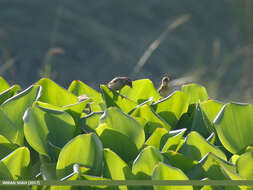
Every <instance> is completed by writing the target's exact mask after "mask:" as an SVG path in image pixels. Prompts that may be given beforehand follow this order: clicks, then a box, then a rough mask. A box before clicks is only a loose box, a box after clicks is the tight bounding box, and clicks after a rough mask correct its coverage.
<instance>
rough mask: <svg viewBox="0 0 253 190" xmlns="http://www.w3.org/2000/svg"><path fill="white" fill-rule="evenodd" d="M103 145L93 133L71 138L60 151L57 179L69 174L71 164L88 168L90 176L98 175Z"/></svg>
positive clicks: (100, 169) (100, 168) (100, 167)
mask: <svg viewBox="0 0 253 190" xmlns="http://www.w3.org/2000/svg"><path fill="white" fill-rule="evenodd" d="M102 159H103V145H102V143H101V141H100V140H99V138H98V137H97V135H95V134H94V133H89V134H83V135H79V136H77V137H75V138H73V139H72V140H71V141H69V142H68V143H67V144H66V145H65V146H64V147H63V148H62V150H61V152H60V155H59V159H58V162H57V166H56V169H57V171H56V174H57V177H58V178H62V177H64V176H66V175H68V174H70V173H71V171H72V167H73V164H76V163H77V164H80V165H82V166H85V167H87V168H90V169H91V170H90V172H91V174H94V175H100V174H101V171H102Z"/></svg>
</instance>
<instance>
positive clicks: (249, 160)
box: [236, 152, 253, 180]
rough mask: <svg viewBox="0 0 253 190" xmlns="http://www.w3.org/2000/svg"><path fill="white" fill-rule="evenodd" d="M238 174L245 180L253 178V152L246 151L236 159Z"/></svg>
mask: <svg viewBox="0 0 253 190" xmlns="http://www.w3.org/2000/svg"><path fill="white" fill-rule="evenodd" d="M236 167H237V170H238V173H239V175H241V176H243V177H245V178H246V179H247V180H252V179H253V152H246V153H244V154H242V155H241V156H240V157H239V158H238V159H237V160H236Z"/></svg>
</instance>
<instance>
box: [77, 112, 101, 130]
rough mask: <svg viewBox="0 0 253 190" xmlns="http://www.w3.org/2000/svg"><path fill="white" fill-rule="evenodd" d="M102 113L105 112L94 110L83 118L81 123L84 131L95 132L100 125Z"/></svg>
mask: <svg viewBox="0 0 253 190" xmlns="http://www.w3.org/2000/svg"><path fill="white" fill-rule="evenodd" d="M102 114H103V112H92V113H91V114H89V115H87V116H85V117H83V118H81V119H80V123H81V126H82V127H83V129H84V131H87V132H95V129H96V128H97V127H98V125H99V122H100V117H101V116H102Z"/></svg>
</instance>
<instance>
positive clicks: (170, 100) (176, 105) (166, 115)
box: [152, 91, 189, 127]
mask: <svg viewBox="0 0 253 190" xmlns="http://www.w3.org/2000/svg"><path fill="white" fill-rule="evenodd" d="M188 105H189V97H188V96H187V94H185V93H184V92H181V91H175V92H173V93H172V94H171V95H170V96H168V97H166V98H164V99H162V100H160V101H158V102H156V103H154V104H153V105H152V107H153V109H154V110H155V111H156V113H157V114H158V115H159V116H161V117H162V118H163V119H164V120H165V121H167V123H168V124H170V125H171V126H172V127H175V126H176V124H177V122H178V120H179V119H180V117H181V116H182V115H183V113H186V112H187V109H188Z"/></svg>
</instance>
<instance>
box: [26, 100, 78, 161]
mask: <svg viewBox="0 0 253 190" xmlns="http://www.w3.org/2000/svg"><path fill="white" fill-rule="evenodd" d="M75 130H76V128H75V123H74V120H73V118H72V117H71V116H70V115H69V114H68V113H66V112H64V111H61V110H56V109H48V108H43V107H41V106H39V105H38V104H34V105H33V106H32V107H31V108H29V109H28V110H27V111H26V113H25V115H24V133H25V137H26V140H27V142H28V143H29V144H30V145H31V146H32V147H33V148H34V150H36V151H37V152H39V153H40V154H43V155H46V156H49V157H50V156H52V154H51V155H50V146H49V144H53V145H55V146H58V147H63V146H64V145H65V144H66V143H67V142H68V141H69V140H70V139H71V138H73V136H74V133H75Z"/></svg>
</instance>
